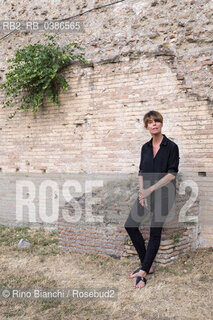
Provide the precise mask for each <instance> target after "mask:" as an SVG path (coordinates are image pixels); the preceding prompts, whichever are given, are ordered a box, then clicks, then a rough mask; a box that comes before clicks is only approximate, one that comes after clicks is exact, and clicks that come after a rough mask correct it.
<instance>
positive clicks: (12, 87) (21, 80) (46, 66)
mask: <svg viewBox="0 0 213 320" xmlns="http://www.w3.org/2000/svg"><path fill="white" fill-rule="evenodd" d="M43 36H45V37H47V38H48V42H47V43H46V44H39V43H36V44H31V45H26V46H24V47H23V48H21V49H18V50H16V51H15V55H14V58H12V59H8V60H7V62H9V63H12V65H10V66H9V67H8V69H9V70H10V71H9V72H7V73H6V81H5V82H4V83H3V84H2V85H1V86H0V88H1V89H4V90H5V96H6V97H7V100H6V101H5V102H4V104H3V106H2V108H6V107H14V106H18V107H17V108H16V110H15V112H14V113H12V114H11V115H10V116H9V119H12V118H13V117H14V116H15V114H16V112H17V110H25V111H28V110H29V109H30V108H32V111H33V113H35V112H36V111H37V109H38V108H39V107H40V106H41V105H42V103H43V99H44V96H45V94H47V97H48V100H49V101H53V103H55V104H59V92H60V89H62V90H63V91H65V90H67V89H68V88H69V85H68V83H67V81H66V79H65V78H64V77H63V75H62V74H61V73H60V72H61V71H62V70H63V69H64V68H66V67H67V66H69V65H70V64H71V62H72V61H73V60H75V61H76V60H77V61H81V62H83V63H84V64H89V63H90V62H89V61H87V60H86V59H85V58H84V57H83V55H81V54H75V52H74V50H76V49H79V50H82V48H81V47H80V46H78V45H77V44H75V43H69V44H68V45H66V46H64V47H63V48H60V47H59V46H58V45H57V44H56V41H55V39H54V37H53V36H51V35H47V34H45V33H44V34H43Z"/></svg>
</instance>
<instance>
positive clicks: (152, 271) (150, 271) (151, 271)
mask: <svg viewBox="0 0 213 320" xmlns="http://www.w3.org/2000/svg"><path fill="white" fill-rule="evenodd" d="M149 273H150V274H151V273H154V269H153V266H152V265H151V268H150V269H149Z"/></svg>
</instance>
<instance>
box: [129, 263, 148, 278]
mask: <svg viewBox="0 0 213 320" xmlns="http://www.w3.org/2000/svg"><path fill="white" fill-rule="evenodd" d="M137 270H138V271H139V270H140V267H139V268H138V269H136V270H135V271H134V272H133V273H132V274H130V275H129V278H130V279H131V278H134V277H132V276H133V275H134V274H136V273H138V272H137ZM151 273H154V269H153V265H151V268H150V269H149V274H151Z"/></svg>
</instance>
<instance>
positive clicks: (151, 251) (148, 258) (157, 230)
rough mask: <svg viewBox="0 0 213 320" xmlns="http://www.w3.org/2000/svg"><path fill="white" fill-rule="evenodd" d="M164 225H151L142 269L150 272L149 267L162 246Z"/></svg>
mask: <svg viewBox="0 0 213 320" xmlns="http://www.w3.org/2000/svg"><path fill="white" fill-rule="evenodd" d="M161 233H162V227H150V238H149V242H148V246H147V250H146V254H145V257H144V261H143V265H142V270H144V271H146V273H148V272H149V269H150V267H151V265H152V263H153V261H154V259H155V256H156V255H157V252H158V249H159V247H160V241H161Z"/></svg>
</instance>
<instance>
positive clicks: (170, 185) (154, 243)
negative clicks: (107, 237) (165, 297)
mask: <svg viewBox="0 0 213 320" xmlns="http://www.w3.org/2000/svg"><path fill="white" fill-rule="evenodd" d="M143 121H144V127H145V128H146V129H147V130H148V131H149V132H150V134H151V136H152V138H151V140H149V141H148V142H146V143H145V144H144V145H143V146H142V148H141V160H140V166H139V172H138V176H139V187H140V191H139V197H138V198H137V200H136V203H135V204H134V206H133V208H132V210H131V212H130V214H129V216H128V218H127V220H126V222H125V225H124V227H125V229H126V231H127V233H128V234H129V237H130V239H131V240H132V243H133V245H134V247H135V249H136V251H137V253H138V256H139V259H140V262H141V266H140V267H139V268H138V269H136V270H135V271H134V272H133V273H132V274H131V275H129V278H135V277H136V284H135V286H134V288H143V287H144V286H145V285H146V282H147V279H146V275H147V274H148V273H153V268H152V263H153V261H154V259H155V256H156V254H157V252H158V249H159V246H160V240H161V232H162V228H163V224H164V222H165V220H166V217H167V216H168V213H169V211H170V209H171V208H172V206H173V203H174V200H175V196H176V181H175V178H176V174H177V172H178V165H179V159H180V158H179V149H178V146H177V144H176V143H175V142H174V141H172V140H170V139H168V138H167V137H166V135H165V134H162V132H161V129H162V126H163V116H162V115H161V114H160V113H159V112H158V111H154V110H152V111H149V112H148V113H146V114H145V115H144V118H143ZM156 181H157V182H156ZM154 182H155V183H154ZM165 186H166V187H165ZM148 203H149V204H150V206H149V207H148ZM150 211H151V212H153V217H152V221H151V226H150V238H149V242H148V246H147V249H146V248H145V241H144V238H143V236H142V234H141V232H140V230H139V226H140V224H141V222H143V221H144V220H145V216H146V213H147V212H149V213H150Z"/></svg>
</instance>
